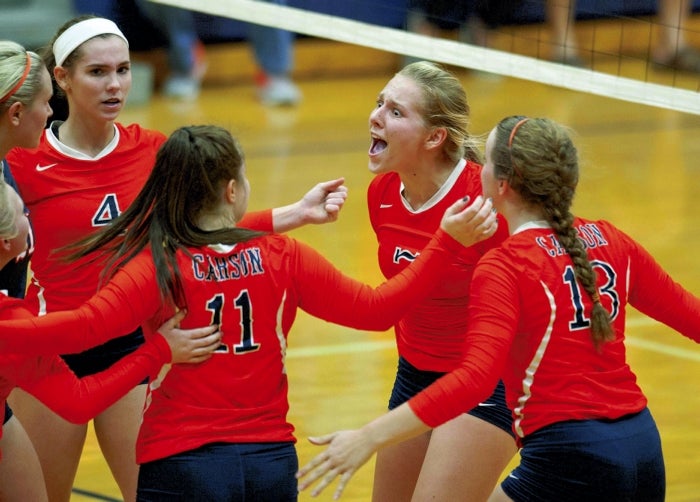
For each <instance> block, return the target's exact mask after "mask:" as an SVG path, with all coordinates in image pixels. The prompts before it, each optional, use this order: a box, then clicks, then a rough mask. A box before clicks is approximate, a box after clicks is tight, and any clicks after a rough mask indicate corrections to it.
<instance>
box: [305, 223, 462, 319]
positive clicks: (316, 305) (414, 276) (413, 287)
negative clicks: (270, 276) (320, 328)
mask: <svg viewBox="0 0 700 502" xmlns="http://www.w3.org/2000/svg"><path fill="white" fill-rule="evenodd" d="M300 247H301V248H302V250H303V253H300V255H299V258H300V259H299V260H297V261H296V262H295V263H294V264H293V266H294V267H297V268H298V270H299V272H298V273H296V274H295V276H296V281H297V290H298V292H299V307H300V308H302V309H303V310H305V311H306V312H308V313H310V314H312V315H314V316H316V317H318V318H320V319H324V320H326V321H330V322H333V323H336V324H341V325H344V326H349V327H352V328H356V329H367V330H374V331H385V330H387V329H389V328H391V327H392V326H393V325H394V324H395V323H396V322H397V321H398V320H399V319H400V318H401V317H402V316H403V315H404V314H405V312H406V311H407V310H408V309H409V308H410V307H411V306H412V305H413V304H415V303H416V302H417V301H418V300H420V299H422V298H424V297H425V296H427V295H428V294H429V293H430V291H431V290H432V288H434V287H435V285H436V284H437V283H439V282H440V280H441V279H442V277H443V276H444V275H445V274H446V273H448V272H449V270H450V263H451V261H452V260H451V259H450V255H451V254H455V253H459V252H461V251H462V249H463V246H462V245H461V244H459V243H458V242H457V241H455V240H454V239H453V238H452V237H450V236H449V235H448V234H447V233H445V232H443V231H442V230H438V232H437V233H436V234H435V236H434V237H433V239H432V240H431V241H430V243H429V244H428V245H427V246H426V248H425V249H424V250H423V252H422V253H421V254H420V256H419V257H418V258H417V259H416V260H415V262H414V263H413V264H411V266H410V267H407V268H406V269H404V270H403V271H402V272H401V273H399V274H397V275H396V276H394V277H393V278H392V279H391V281H387V282H385V283H383V284H382V285H380V286H379V287H377V288H373V287H371V286H368V285H367V284H363V283H361V282H359V281H356V280H355V279H352V278H350V277H347V276H345V275H343V274H342V273H341V272H340V271H338V270H337V269H336V268H335V267H334V266H333V265H331V264H330V263H329V262H328V261H326V260H325V259H324V258H323V257H321V256H320V255H319V254H318V253H316V252H315V251H313V250H312V249H311V248H309V247H308V246H304V245H303V244H300Z"/></svg>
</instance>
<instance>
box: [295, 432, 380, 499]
mask: <svg viewBox="0 0 700 502" xmlns="http://www.w3.org/2000/svg"><path fill="white" fill-rule="evenodd" d="M309 441H310V442H311V443H313V444H315V445H324V444H327V445H329V446H328V448H327V449H326V450H325V451H324V452H322V453H319V454H318V455H316V456H315V457H314V458H313V459H311V461H310V462H308V463H307V464H306V465H305V466H304V467H302V468H301V469H299V471H298V472H297V478H298V479H299V480H300V481H299V491H302V490H305V489H307V488H308V487H310V486H311V485H312V484H313V483H315V482H316V481H318V480H320V481H319V482H318V484H317V485H316V486H315V487H314V488H313V490H312V491H311V496H312V497H316V496H317V495H318V494H320V493H321V492H322V491H323V490H324V489H325V488H326V487H327V486H328V485H330V484H331V483H332V482H333V481H334V480H335V478H337V477H338V476H340V479H339V481H338V486H337V488H336V490H335V493H334V494H333V499H334V500H338V499H339V498H340V496H341V495H342V494H343V490H345V486H346V485H347V483H348V481H350V478H352V476H353V475H354V474H355V472H356V471H357V469H359V468H360V467H361V466H362V465H363V464H364V463H365V462H367V460H369V458H370V457H371V456H372V455H373V454H374V452H375V451H376V449H377V448H376V446H374V445H373V444H372V442H371V441H370V440H369V438H368V436H367V435H366V434H363V433H362V432H361V430H348V431H340V432H334V433H332V434H327V435H325V436H320V437H310V438H309Z"/></svg>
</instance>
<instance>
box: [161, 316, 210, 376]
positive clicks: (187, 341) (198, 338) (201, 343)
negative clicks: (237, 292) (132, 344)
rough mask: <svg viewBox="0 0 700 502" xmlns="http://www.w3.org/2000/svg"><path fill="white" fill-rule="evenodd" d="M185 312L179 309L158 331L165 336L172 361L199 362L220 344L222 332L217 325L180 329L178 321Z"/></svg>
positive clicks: (205, 358) (207, 357)
mask: <svg viewBox="0 0 700 502" xmlns="http://www.w3.org/2000/svg"><path fill="white" fill-rule="evenodd" d="M185 314H186V312H185V311H184V310H181V311H179V312H178V313H177V314H175V315H174V316H173V317H172V318H171V319H169V320H168V321H166V322H165V324H163V325H162V326H161V327H160V328H158V332H159V333H160V334H161V335H163V337H165V339H166V340H167V342H168V345H170V352H171V353H172V362H173V363H201V362H202V361H206V360H207V359H209V358H210V357H211V355H212V353H213V352H214V351H215V350H216V349H217V348H218V347H219V345H221V336H222V333H221V331H219V327H218V326H212V325H210V326H205V327H203V328H194V329H180V328H179V326H180V322H181V321H182V319H184V317H185Z"/></svg>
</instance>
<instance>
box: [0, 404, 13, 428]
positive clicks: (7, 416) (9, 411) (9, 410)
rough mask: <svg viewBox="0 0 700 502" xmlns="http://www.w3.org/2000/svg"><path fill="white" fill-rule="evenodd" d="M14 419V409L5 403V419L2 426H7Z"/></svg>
mask: <svg viewBox="0 0 700 502" xmlns="http://www.w3.org/2000/svg"><path fill="white" fill-rule="evenodd" d="M11 418H12V408H10V405H9V404H7V401H5V419H4V420H3V421H2V425H5V424H6V423H7V422H8V421H9V420H10V419H11Z"/></svg>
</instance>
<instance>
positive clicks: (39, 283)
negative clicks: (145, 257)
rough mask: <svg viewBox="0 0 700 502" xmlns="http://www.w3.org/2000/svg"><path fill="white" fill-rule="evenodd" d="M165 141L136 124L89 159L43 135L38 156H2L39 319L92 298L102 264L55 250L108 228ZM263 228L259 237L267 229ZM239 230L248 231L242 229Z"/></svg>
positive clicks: (120, 129)
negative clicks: (30, 248)
mask: <svg viewBox="0 0 700 502" xmlns="http://www.w3.org/2000/svg"><path fill="white" fill-rule="evenodd" d="M165 140H166V137H165V135H164V134H163V133H161V132H158V131H152V130H148V129H144V128H143V127H141V126H140V125H138V124H131V125H129V126H123V125H121V124H119V123H115V138H114V140H113V141H112V142H111V143H110V145H109V146H107V148H105V150H104V151H103V152H101V153H100V155H98V156H97V157H95V158H86V157H85V156H81V155H79V154H78V153H77V152H70V151H69V150H67V147H66V146H65V145H62V144H61V143H60V142H59V140H58V139H57V138H56V136H55V135H54V133H53V132H52V130H51V128H48V129H46V131H45V132H44V135H43V136H42V138H41V141H40V143H39V146H38V147H37V148H36V149H32V150H27V149H21V148H15V149H13V150H12V151H10V153H9V154H8V156H7V161H8V162H9V164H10V165H11V166H12V170H13V174H14V176H15V179H16V181H17V185H18V186H19V189H20V194H21V195H22V199H23V200H24V203H25V205H26V206H27V208H28V209H29V211H30V218H31V222H32V228H33V231H34V233H35V235H36V236H37V241H36V244H35V250H34V255H33V256H32V261H31V268H32V280H31V284H30V286H29V289H28V291H27V296H26V297H27V300H28V301H29V302H30V303H29V305H31V308H32V309H33V311H34V312H35V313H37V314H43V313H45V312H51V311H55V310H65V309H70V308H75V307H77V306H79V305H80V304H81V303H83V302H84V301H85V300H87V299H88V298H90V297H91V296H92V295H94V294H95V291H96V290H97V288H98V284H99V282H100V273H101V272H102V269H103V266H104V262H103V261H101V260H97V261H95V262H91V263H88V262H89V261H90V258H86V259H82V260H80V261H78V262H75V263H70V264H67V263H66V262H65V261H64V260H63V259H62V258H61V257H60V256H59V255H57V254H56V253H54V251H56V250H58V249H61V248H63V247H65V246H67V245H69V244H72V243H74V242H76V241H77V240H79V239H82V238H84V237H86V236H88V235H90V234H92V233H94V232H95V231H96V230H98V229H100V228H101V227H104V226H105V225H108V224H109V223H110V222H111V221H112V220H113V219H114V218H116V217H117V216H118V215H119V214H121V212H122V211H124V210H125V209H126V208H127V207H128V206H129V204H131V202H132V201H133V200H134V198H135V197H136V195H137V194H138V193H139V192H140V191H141V188H142V187H143V185H144V183H145V182H146V179H147V178H148V176H149V175H150V173H151V169H152V168H153V165H154V163H155V158H156V153H157V151H158V148H159V147H160V145H162V144H163V142H164V141H165ZM271 218H272V217H271V212H270V215H269V217H268V219H269V221H270V224H269V227H262V228H260V227H258V229H259V230H271V221H272V220H271ZM240 225H241V226H246V224H245V222H241V224H240Z"/></svg>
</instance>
